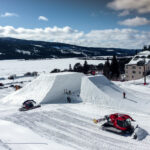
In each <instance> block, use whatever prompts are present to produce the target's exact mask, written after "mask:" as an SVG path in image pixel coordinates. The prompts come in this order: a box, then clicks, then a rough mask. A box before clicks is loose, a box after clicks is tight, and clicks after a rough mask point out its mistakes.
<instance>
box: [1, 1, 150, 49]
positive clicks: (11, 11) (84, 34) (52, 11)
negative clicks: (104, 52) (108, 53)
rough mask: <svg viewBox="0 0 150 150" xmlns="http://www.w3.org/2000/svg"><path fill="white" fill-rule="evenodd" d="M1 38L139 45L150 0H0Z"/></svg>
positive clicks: (148, 32)
mask: <svg viewBox="0 0 150 150" xmlns="http://www.w3.org/2000/svg"><path fill="white" fill-rule="evenodd" d="M0 37H15V38H23V39H31V40H42V41H50V42H64V43H70V44H76V45H82V46H89V47H91V46H94V47H118V48H129V49H130V48H142V47H143V45H150V0H0Z"/></svg>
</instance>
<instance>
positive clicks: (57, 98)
mask: <svg viewBox="0 0 150 150" xmlns="http://www.w3.org/2000/svg"><path fill="white" fill-rule="evenodd" d="M82 76H83V74H81V73H57V74H44V75H41V76H39V77H38V78H37V79H35V80H34V81H33V82H31V83H29V84H28V85H26V86H25V87H23V88H22V89H20V90H18V91H16V92H14V93H12V94H10V95H8V96H7V97H5V98H3V99H2V100H1V103H4V104H14V105H21V104H22V103H23V102H24V101H25V100H28V99H33V100H35V101H36V102H37V103H42V104H43V103H66V102H67V95H66V93H65V91H67V92H68V91H69V90H70V91H71V96H72V101H73V100H79V99H78V98H77V95H79V92H80V87H81V78H82Z"/></svg>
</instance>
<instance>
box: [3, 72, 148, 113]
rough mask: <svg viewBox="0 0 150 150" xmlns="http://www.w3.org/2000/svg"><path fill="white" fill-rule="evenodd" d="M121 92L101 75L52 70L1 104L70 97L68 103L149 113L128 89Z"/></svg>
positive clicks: (45, 102)
mask: <svg viewBox="0 0 150 150" xmlns="http://www.w3.org/2000/svg"><path fill="white" fill-rule="evenodd" d="M69 91H70V92H69ZM124 91H125V90H123V89H122V88H120V87H119V86H117V85H115V84H114V83H112V82H111V81H109V80H108V79H107V78H106V77H104V76H103V75H97V76H85V75H83V74H82V73H73V72H72V73H68V72H66V73H55V74H47V75H46V74H45V75H41V76H40V77H38V78H37V79H35V80H34V81H33V82H31V83H30V84H28V85H26V86H25V87H24V88H22V89H20V90H18V91H16V92H14V93H12V94H10V95H8V96H7V97H5V98H3V99H2V100H1V103H3V104H14V105H21V104H22V103H23V102H24V101H25V100H27V99H33V100H35V101H36V102H37V103H41V104H52V103H53V104H57V103H67V97H68V96H69V97H70V98H71V102H75V103H77V102H88V103H92V104H96V105H103V106H107V107H111V108H115V109H119V110H126V111H128V112H142V113H143V112H147V113H150V111H149V107H150V103H147V101H146V100H145V99H144V98H138V97H137V96H136V94H134V93H132V92H130V91H125V92H126V98H125V99H124V98H123V92H124ZM68 93H69V94H68Z"/></svg>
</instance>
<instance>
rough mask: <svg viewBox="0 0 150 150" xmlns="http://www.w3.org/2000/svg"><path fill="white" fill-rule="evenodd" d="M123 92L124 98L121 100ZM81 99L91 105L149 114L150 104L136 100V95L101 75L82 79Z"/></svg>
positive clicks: (140, 99) (142, 99)
mask: <svg viewBox="0 0 150 150" xmlns="http://www.w3.org/2000/svg"><path fill="white" fill-rule="evenodd" d="M123 92H125V93H126V98H125V99H124V98H123ZM80 96H81V98H82V99H83V100H84V101H86V102H90V103H93V104H100V105H104V106H108V107H111V108H114V109H116V108H117V109H118V110H126V111H131V112H137V111H138V112H139V111H140V112H148V113H150V110H149V107H150V103H148V101H147V100H145V99H144V97H143V98H138V97H137V96H136V93H132V92H130V91H126V90H124V89H122V88H120V87H119V86H117V85H116V84H114V83H113V82H111V81H109V80H108V79H107V78H106V77H105V76H103V75H97V76H89V77H88V78H86V77H84V78H83V79H82V84H81V94H80Z"/></svg>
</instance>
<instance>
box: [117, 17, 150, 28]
mask: <svg viewBox="0 0 150 150" xmlns="http://www.w3.org/2000/svg"><path fill="white" fill-rule="evenodd" d="M119 24H120V25H125V26H132V27H135V26H143V25H147V24H150V20H148V19H146V18H144V17H135V18H131V19H126V20H124V21H120V22H119Z"/></svg>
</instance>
